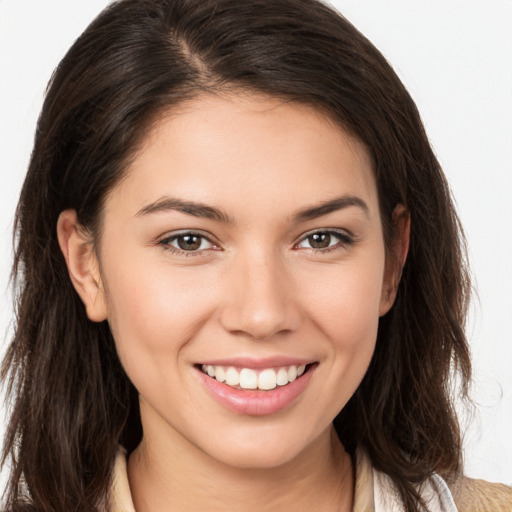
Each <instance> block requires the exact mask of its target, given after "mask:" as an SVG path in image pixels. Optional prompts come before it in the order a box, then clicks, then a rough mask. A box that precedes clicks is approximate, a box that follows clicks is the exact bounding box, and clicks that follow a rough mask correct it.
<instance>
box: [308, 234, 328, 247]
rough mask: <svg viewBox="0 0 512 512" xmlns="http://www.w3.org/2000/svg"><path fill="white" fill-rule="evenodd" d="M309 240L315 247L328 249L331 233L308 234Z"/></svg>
mask: <svg viewBox="0 0 512 512" xmlns="http://www.w3.org/2000/svg"><path fill="white" fill-rule="evenodd" d="M308 242H309V245H310V246H311V247H312V248H313V249H326V248H327V247H330V245H331V234H330V233H315V234H313V235H311V236H308Z"/></svg>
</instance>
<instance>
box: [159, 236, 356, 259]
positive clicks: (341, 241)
mask: <svg viewBox="0 0 512 512" xmlns="http://www.w3.org/2000/svg"><path fill="white" fill-rule="evenodd" d="M315 235H327V236H330V237H335V238H337V239H338V242H337V243H335V244H334V245H332V246H328V247H324V248H315V247H309V248H308V247H304V249H308V250H310V251H313V252H315V253H323V254H325V253H329V252H332V251H335V250H337V249H340V248H344V247H345V248H346V247H349V246H351V245H353V244H354V243H355V240H354V238H353V237H352V236H351V235H349V234H348V233H347V232H346V231H342V230H337V229H318V230H315V231H310V232H308V233H305V234H304V235H302V237H301V238H300V240H299V241H298V242H297V243H295V244H294V246H293V248H294V249H295V250H299V249H300V244H302V243H304V242H305V241H307V240H308V239H309V238H311V237H313V236H315ZM187 236H188V237H195V238H199V239H200V246H199V247H201V245H202V244H203V242H204V241H206V242H208V243H209V244H211V247H208V248H206V249H200V248H199V249H196V250H191V251H187V250H184V249H180V248H178V247H174V246H172V245H171V243H172V242H175V241H176V240H178V239H179V238H182V237H187ZM157 245H159V246H160V247H162V248H163V249H164V250H166V251H170V252H171V253H173V254H179V255H183V256H185V257H189V256H201V255H204V251H207V250H218V247H217V246H216V245H215V244H214V243H213V242H212V241H211V240H210V238H209V237H207V236H206V235H204V234H202V233H199V232H196V231H183V232H180V233H175V234H173V235H171V236H167V237H165V238H163V239H161V240H160V241H159V242H158V243H157Z"/></svg>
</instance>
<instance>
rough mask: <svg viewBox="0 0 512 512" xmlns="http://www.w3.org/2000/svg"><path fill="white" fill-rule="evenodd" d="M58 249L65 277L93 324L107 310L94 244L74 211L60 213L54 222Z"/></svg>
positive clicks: (99, 319) (100, 318)
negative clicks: (63, 265)
mask: <svg viewBox="0 0 512 512" xmlns="http://www.w3.org/2000/svg"><path fill="white" fill-rule="evenodd" d="M57 236H58V239H59V245H60V249H61V251H62V254H63V255H64V259H65V260H66V265H67V267H68V272H69V277H70V279H71V282H72V283H73V286H74V287H75V290H76V291H77V293H78V295H79V296H80V298H81V299H82V302H83V303H84V306H85V309H86V312H87V316H88V318H89V319H90V320H91V321H93V322H102V321H103V320H106V318H107V307H106V300H105V293H104V289H103V283H102V280H101V276H100V271H99V263H98V259H97V256H96V253H95V251H94V245H93V243H92V241H91V239H90V237H89V236H88V235H87V233H86V232H85V231H84V229H83V228H82V227H81V226H80V224H79V223H78V219H77V216H76V211H75V210H64V211H63V212H61V214H60V215H59V220H58V221H57Z"/></svg>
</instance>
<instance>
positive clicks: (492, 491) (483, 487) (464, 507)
mask: <svg viewBox="0 0 512 512" xmlns="http://www.w3.org/2000/svg"><path fill="white" fill-rule="evenodd" d="M449 487H450V490H451V492H452V495H453V499H454V501H455V503H456V504H457V508H458V509H459V512H511V511H512V487H509V486H508V485H505V484H495V483H491V482H486V481H485V480H476V479H473V478H467V477H461V478H458V479H457V480H456V481H455V482H453V483H452V482H450V484H449Z"/></svg>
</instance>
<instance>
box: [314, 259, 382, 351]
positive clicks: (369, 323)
mask: <svg viewBox="0 0 512 512" xmlns="http://www.w3.org/2000/svg"><path fill="white" fill-rule="evenodd" d="M328 274H329V275H326V276H325V277H324V278H323V279H322V276H321V275H320V276H317V279H316V284H315V286H313V287H312V288H311V289H310V292H309V293H310V297H311V300H310V302H309V316H310V317H311V318H312V319H313V321H314V322H315V323H316V324H317V326H318V327H320V329H321V330H322V331H324V332H325V334H326V335H327V337H328V338H329V339H330V340H332V342H333V347H332V348H333V349H334V350H337V349H344V350H347V351H351V350H354V351H360V350H361V349H362V346H365V345H372V346H373V345H374V343H375V338H376V335H377V326H378V322H379V310H380V303H381V294H382V276H383V265H382V264H381V263H380V262H379V261H377V262H375V261H373V262H369V266H366V265H358V266H350V267H349V266H347V267H346V268H339V269H334V270H329V271H328Z"/></svg>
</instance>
